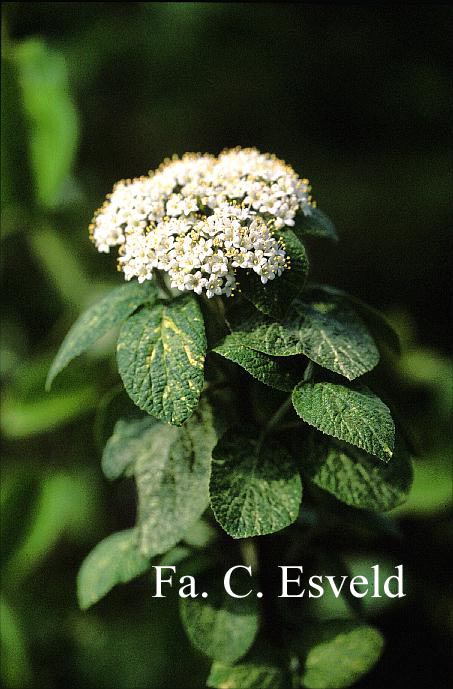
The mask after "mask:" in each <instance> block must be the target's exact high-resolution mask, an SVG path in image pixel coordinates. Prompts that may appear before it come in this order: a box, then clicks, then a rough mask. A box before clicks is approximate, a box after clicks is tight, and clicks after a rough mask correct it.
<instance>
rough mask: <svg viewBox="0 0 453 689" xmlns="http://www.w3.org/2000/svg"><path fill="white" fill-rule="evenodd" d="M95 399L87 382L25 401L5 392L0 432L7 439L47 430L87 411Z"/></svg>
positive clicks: (94, 388)
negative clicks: (0, 431) (77, 386)
mask: <svg viewBox="0 0 453 689" xmlns="http://www.w3.org/2000/svg"><path fill="white" fill-rule="evenodd" d="M44 394H45V393H43V395H44ZM97 398H98V397H97V390H96V387H95V386H94V385H91V384H90V383H89V384H87V385H82V386H80V387H79V388H78V389H76V388H74V389H72V390H67V391H66V392H63V391H61V392H58V393H53V394H52V395H51V396H49V397H47V396H43V397H42V398H41V399H35V400H29V401H28V400H20V399H15V398H14V397H10V396H9V395H5V398H4V399H3V400H2V415H1V421H0V425H1V429H2V432H3V433H4V434H5V437H7V438H10V439H17V438H28V437H30V436H32V435H35V434H37V433H45V432H48V431H51V430H53V429H54V428H57V427H58V426H61V425H64V424H67V423H69V422H71V421H72V420H73V419H75V418H77V417H78V416H81V415H82V414H86V413H87V412H90V411H91V410H92V409H94V408H95V406H96V401H97Z"/></svg>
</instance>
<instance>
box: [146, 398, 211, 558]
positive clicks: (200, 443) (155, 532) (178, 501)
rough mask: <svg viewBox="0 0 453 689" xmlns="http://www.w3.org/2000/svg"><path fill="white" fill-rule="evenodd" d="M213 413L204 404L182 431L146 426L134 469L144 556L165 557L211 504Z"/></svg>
mask: <svg viewBox="0 0 453 689" xmlns="http://www.w3.org/2000/svg"><path fill="white" fill-rule="evenodd" d="M216 440H217V436H216V434H215V432H214V427H213V420H212V412H211V409H210V407H209V406H208V405H207V403H205V402H202V403H201V404H200V406H199V407H198V409H197V410H196V411H195V413H194V414H193V415H192V417H191V418H190V419H189V421H187V423H185V424H184V426H182V427H181V428H176V427H174V426H169V425H167V424H163V423H158V424H155V425H154V426H152V427H151V428H150V427H148V428H146V426H144V428H143V435H142V438H141V442H142V447H141V448H140V449H139V447H138V446H139V441H137V445H136V448H137V456H136V462H135V465H134V474H135V480H136V483H137V490H138V502H139V504H138V530H139V546H140V550H141V552H142V553H143V554H144V555H146V556H148V557H149V556H151V555H158V554H160V553H165V552H166V551H167V550H169V549H170V548H172V547H173V546H174V545H176V543H178V541H180V540H181V539H182V538H183V537H184V536H185V534H186V533H187V530H188V529H189V527H190V526H192V524H193V523H194V522H195V521H196V520H197V519H199V517H200V516H201V515H202V513H203V512H204V510H205V509H206V507H207V506H208V504H209V478H210V473H211V458H212V448H213V447H214V445H215V443H216Z"/></svg>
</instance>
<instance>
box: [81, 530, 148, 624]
mask: <svg viewBox="0 0 453 689" xmlns="http://www.w3.org/2000/svg"><path fill="white" fill-rule="evenodd" d="M148 568H149V560H148V558H146V557H144V556H143V555H142V554H141V553H140V552H139V550H138V547H137V532H136V529H127V530H126V531H118V532H117V533H114V534H111V536H107V538H104V540H103V541H101V542H100V543H98V544H97V546H96V547H95V548H94V549H93V550H92V551H91V553H90V554H89V555H88V556H87V557H86V558H85V560H84V561H83V564H82V566H81V568H80V570H79V573H78V576H77V597H78V600H79V605H80V607H81V608H82V610H86V609H87V608H89V607H90V606H91V605H94V603H97V602H98V601H99V600H100V599H101V598H103V597H104V596H105V595H106V594H107V593H108V592H109V591H110V590H111V589H112V588H113V587H114V586H116V584H126V583H127V582H128V581H131V579H135V577H138V576H139V575H140V574H143V573H144V572H146V570H147V569H148Z"/></svg>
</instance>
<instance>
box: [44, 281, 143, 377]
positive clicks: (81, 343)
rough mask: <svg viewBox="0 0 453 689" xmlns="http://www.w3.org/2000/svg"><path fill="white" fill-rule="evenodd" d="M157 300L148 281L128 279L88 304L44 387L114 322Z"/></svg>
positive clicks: (64, 342)
mask: <svg viewBox="0 0 453 689" xmlns="http://www.w3.org/2000/svg"><path fill="white" fill-rule="evenodd" d="M155 299H156V288H155V287H154V285H152V284H150V283H149V282H147V283H143V284H141V285H140V284H139V283H138V282H128V283H126V284H125V285H121V287H117V288H116V289H114V290H112V291H111V292H110V293H109V294H107V295H106V296H105V297H104V298H103V299H101V301H99V302H97V303H96V304H94V305H93V306H91V307H90V308H89V309H88V310H87V311H85V313H83V314H82V315H81V316H80V317H79V318H78V319H77V320H76V322H75V323H74V325H73V326H72V328H71V329H70V331H69V332H68V334H67V335H66V337H65V339H64V340H63V343H62V345H61V347H60V349H59V351H58V354H57V356H56V357H55V359H54V361H53V363H52V366H51V367H50V371H49V374H48V376H47V382H46V388H47V389H49V388H50V386H51V385H52V381H53V380H54V378H55V376H57V375H58V374H59V373H60V371H62V370H63V369H64V368H65V366H67V365H68V364H69V362H70V361H72V359H75V357H76V356H79V354H82V352H85V351H86V350H87V349H88V348H89V347H91V345H93V344H94V343H95V342H96V340H98V339H99V338H100V337H102V335H104V334H105V333H106V332H107V331H108V330H110V328H113V326H114V325H116V324H117V323H121V322H122V321H124V320H126V318H127V317H128V316H129V315H130V314H131V313H133V312H134V311H135V310H136V309H138V307H139V306H141V305H142V304H144V303H145V302H153V301H154V300H155Z"/></svg>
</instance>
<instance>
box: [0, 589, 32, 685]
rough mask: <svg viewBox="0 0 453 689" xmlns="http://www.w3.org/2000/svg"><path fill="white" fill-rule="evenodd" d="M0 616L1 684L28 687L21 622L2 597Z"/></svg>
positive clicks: (25, 650) (29, 679) (28, 677)
mask: <svg viewBox="0 0 453 689" xmlns="http://www.w3.org/2000/svg"><path fill="white" fill-rule="evenodd" d="M0 618H1V621H2V623H1V625H0V649H1V658H2V662H1V666H0V667H1V678H2V685H3V686H4V687H8V689H22V687H28V686H30V683H31V676H32V674H31V667H30V660H29V657H28V652H27V645H26V640H25V636H24V633H23V630H22V624H21V621H20V620H19V618H18V617H17V614H16V611H15V610H14V609H13V608H12V607H10V606H9V605H8V604H7V603H6V601H4V600H3V598H0Z"/></svg>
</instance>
